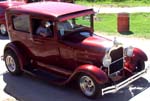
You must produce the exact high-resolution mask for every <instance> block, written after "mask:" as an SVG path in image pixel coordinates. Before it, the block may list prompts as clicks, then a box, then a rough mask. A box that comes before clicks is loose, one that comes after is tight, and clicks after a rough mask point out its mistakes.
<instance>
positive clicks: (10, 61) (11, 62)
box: [4, 50, 21, 75]
mask: <svg viewBox="0 0 150 101" xmlns="http://www.w3.org/2000/svg"><path fill="white" fill-rule="evenodd" d="M4 61H5V64H6V67H7V70H8V71H9V72H10V73H11V74H14V75H19V74H21V70H20V64H19V61H18V58H17V56H16V54H15V53H14V52H13V51H12V50H6V51H5V53H4Z"/></svg>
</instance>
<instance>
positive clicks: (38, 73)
mask: <svg viewBox="0 0 150 101" xmlns="http://www.w3.org/2000/svg"><path fill="white" fill-rule="evenodd" d="M23 71H24V72H25V73H27V74H29V75H32V76H34V77H37V78H40V79H43V80H46V81H48V82H50V83H54V84H57V85H63V84H64V82H65V81H66V80H67V79H68V78H67V77H65V76H62V75H58V74H54V73H52V72H48V71H46V70H40V69H32V68H30V67H28V68H26V69H23Z"/></svg>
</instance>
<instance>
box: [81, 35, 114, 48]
mask: <svg viewBox="0 0 150 101" xmlns="http://www.w3.org/2000/svg"><path fill="white" fill-rule="evenodd" d="M81 46H82V47H85V48H88V49H91V50H93V51H105V50H106V49H107V48H110V47H112V46H113V41H112V40H110V39H107V38H104V37H101V36H95V35H94V36H91V37H88V38H86V39H84V40H83V41H82V42H81Z"/></svg>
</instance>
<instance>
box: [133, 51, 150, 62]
mask: <svg viewBox="0 0 150 101" xmlns="http://www.w3.org/2000/svg"><path fill="white" fill-rule="evenodd" d="M133 54H134V56H133V58H134V59H138V60H143V61H147V60H148V57H147V55H146V54H145V53H144V52H143V51H142V50H141V49H139V48H134V50H133Z"/></svg>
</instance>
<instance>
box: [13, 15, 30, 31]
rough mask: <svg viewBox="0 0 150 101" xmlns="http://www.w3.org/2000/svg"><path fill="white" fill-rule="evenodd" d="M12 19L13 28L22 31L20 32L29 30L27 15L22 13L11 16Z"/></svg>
mask: <svg viewBox="0 0 150 101" xmlns="http://www.w3.org/2000/svg"><path fill="white" fill-rule="evenodd" d="M12 20H13V27H14V29H15V30H17V31H22V32H29V28H30V23H29V21H30V19H29V15H25V14H23V15H17V16H13V18H12Z"/></svg>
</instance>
